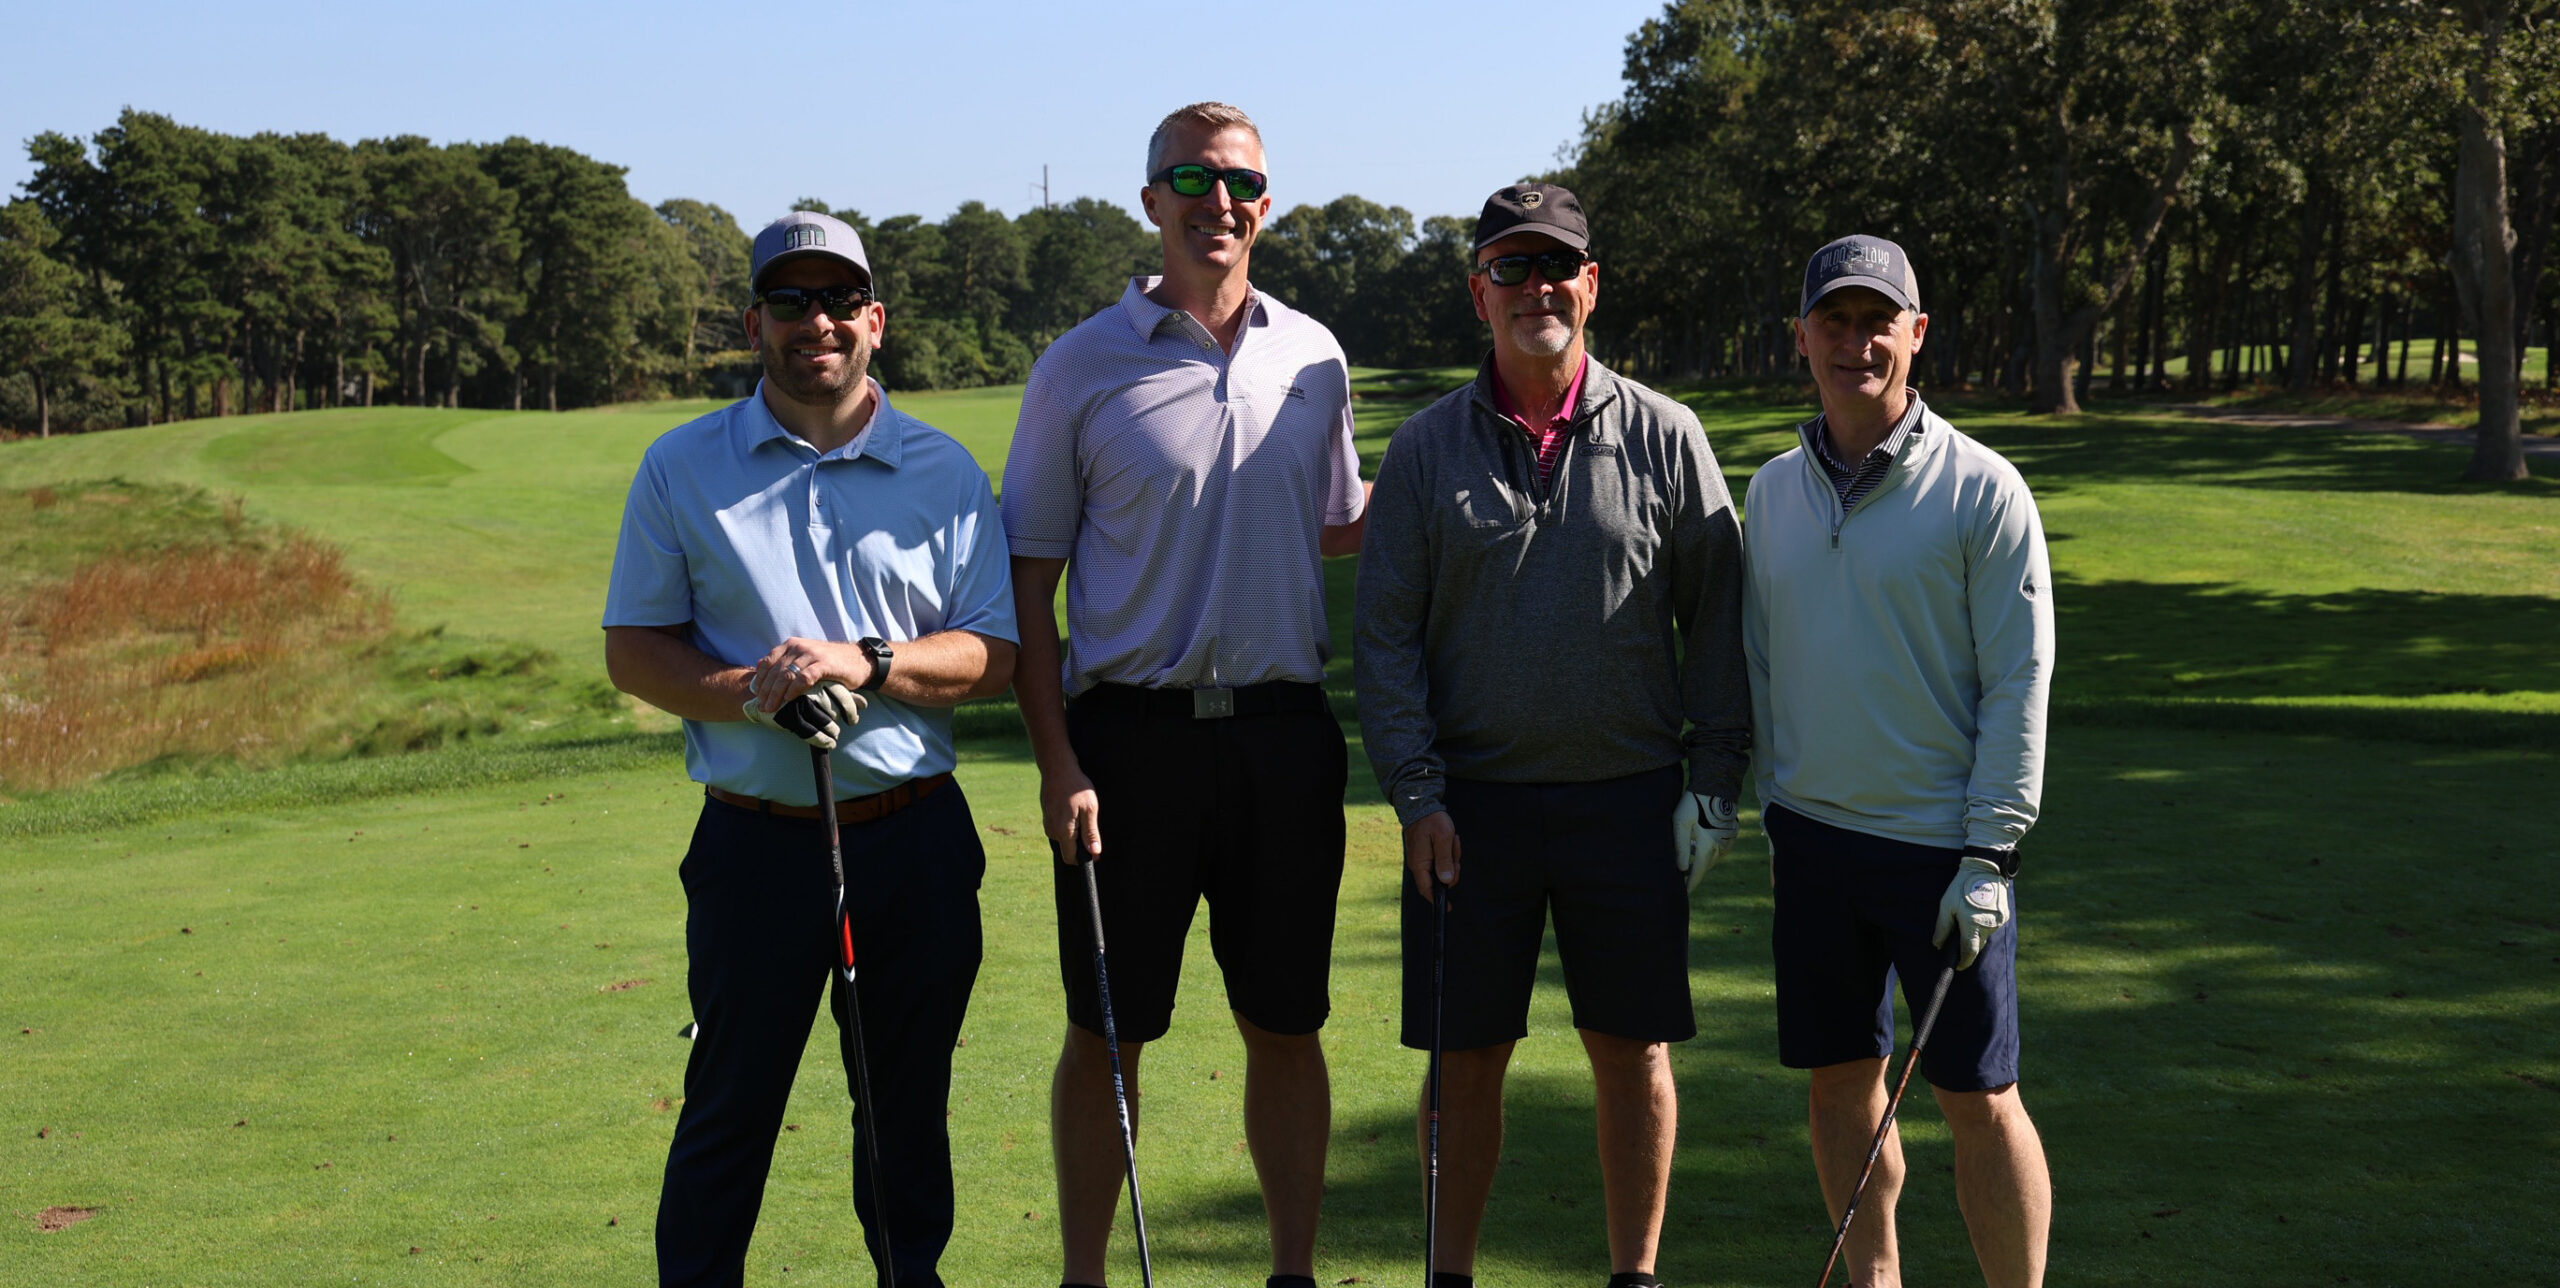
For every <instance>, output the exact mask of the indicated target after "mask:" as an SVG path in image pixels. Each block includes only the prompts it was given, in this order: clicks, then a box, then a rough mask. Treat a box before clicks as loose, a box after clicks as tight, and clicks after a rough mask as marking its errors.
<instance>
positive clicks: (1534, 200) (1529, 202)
mask: <svg viewBox="0 0 2560 1288" xmlns="http://www.w3.org/2000/svg"><path fill="white" fill-rule="evenodd" d="M1546 199H1547V194H1545V193H1543V192H1524V193H1521V194H1520V204H1521V205H1524V206H1530V207H1535V206H1536V205H1537V204H1538V203H1540V202H1542V201H1545V200H1546Z"/></svg>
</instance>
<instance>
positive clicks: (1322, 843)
mask: <svg viewBox="0 0 2560 1288" xmlns="http://www.w3.org/2000/svg"><path fill="white" fill-rule="evenodd" d="M1303 688H1304V690H1305V693H1304V694H1302V695H1300V696H1303V697H1305V698H1306V699H1307V702H1306V703H1305V704H1304V705H1306V706H1307V707H1308V709H1305V710H1290V711H1279V712H1273V713H1270V714H1261V715H1246V714H1239V715H1236V716H1232V717H1229V718H1226V719H1219V720H1194V719H1192V718H1190V716H1189V715H1188V714H1187V713H1177V714H1173V715H1166V714H1164V713H1162V712H1161V711H1151V710H1148V709H1146V708H1145V703H1144V701H1143V700H1139V699H1132V698H1131V697H1130V696H1129V694H1127V693H1112V692H1106V691H1105V690H1104V689H1095V690H1093V691H1091V692H1090V693H1088V694H1086V695H1081V696H1079V697H1078V698H1077V699H1076V700H1075V701H1073V702H1070V703H1068V704H1067V736H1068V738H1069V740H1070V741H1071V742H1072V743H1073V744H1074V746H1075V750H1076V759H1077V760H1078V761H1079V762H1080V763H1081V764H1082V765H1083V767H1084V772H1085V776H1086V777H1087V778H1090V779H1092V780H1093V789H1094V793H1095V795H1096V796H1097V797H1099V798H1100V801H1101V807H1102V820H1101V822H1102V858H1101V860H1100V861H1099V862H1098V863H1097V864H1096V865H1095V867H1094V870H1093V877H1094V884H1095V885H1096V886H1097V887H1098V888H1099V889H1100V890H1101V892H1102V932H1103V942H1104V944H1105V945H1106V946H1107V947H1108V949H1109V951H1110V957H1111V1009H1112V1021H1113V1024H1114V1026H1115V1027H1116V1029H1117V1031H1118V1033H1119V1036H1120V1037H1121V1039H1122V1040H1124V1041H1129V1042H1152V1041H1154V1040H1156V1039H1157V1038H1160V1037H1163V1036H1164V1035H1165V1031H1166V1030H1167V1029H1170V1028H1171V1027H1173V1003H1174V995H1175V992H1176V988H1177V986H1178V985H1179V984H1180V983H1181V980H1182V950H1183V947H1184V945H1185V942H1186V941H1187V939H1188V938H1189V936H1190V933H1191V918H1192V916H1193V915H1194V914H1195V913H1197V912H1198V911H1199V908H1200V904H1201V902H1202V900H1204V899H1205V900H1206V901H1207V902H1208V904H1209V950H1210V952H1211V953H1212V954H1213V955H1215V956H1216V958H1217V960H1218V967H1219V970H1220V971H1221V973H1222V974H1223V975H1224V976H1225V978H1226V991H1227V1006H1228V1008H1229V1009H1231V1010H1233V1011H1234V1012H1235V1013H1236V1014H1238V1015H1241V1016H1243V1017H1244V1018H1245V1019H1246V1020H1248V1021H1250V1022H1251V1023H1252V1024H1253V1025H1254V1027H1256V1028H1259V1029H1262V1030H1264V1031H1266V1032H1270V1033H1289V1034H1301V1033H1313V1032H1316V1031H1317V1030H1319V1029H1321V1028H1323V1027H1324V1022H1325V1019H1326V1017H1327V1016H1329V1015H1330V1014H1331V1013H1332V1009H1333V1002H1332V991H1331V990H1332V971H1333V924H1334V905H1335V903H1336V902H1337V900H1338V898H1339V896H1340V894H1341V892H1342V851H1343V842H1344V839H1345V831H1344V824H1343V814H1342V789H1343V784H1344V780H1345V775H1346V774H1347V773H1348V771H1349V767H1350V762H1349V758H1348V749H1347V748H1346V747H1345V746H1344V744H1343V738H1342V726H1341V725H1340V724H1338V723H1336V722H1335V720H1334V718H1333V713H1332V712H1331V711H1329V710H1326V709H1325V707H1324V703H1323V696H1322V690H1319V689H1316V688H1315V687H1314V686H1312V685H1308V686H1303ZM1184 700H1185V701H1187V700H1188V699H1187V698H1185V699H1184ZM1056 850H1057V847H1056V846H1055V845H1052V846H1051V847H1050V851H1051V855H1052V858H1053V860H1054V858H1055V854H1056ZM1050 867H1051V869H1052V877H1053V881H1052V886H1053V891H1054V896H1055V901H1056V907H1057V914H1058V976H1059V980H1060V982H1061V983H1063V984H1064V985H1065V987H1066V994H1067V1019H1068V1020H1069V1021H1071V1022H1073V1023H1074V1024H1075V1025H1076V1026H1077V1027H1078V1028H1081V1029H1084V1030H1085V1031H1087V1032H1090V1033H1100V1032H1102V1003H1101V999H1100V994H1099V992H1098V991H1097V990H1096V988H1095V987H1094V975H1093V914H1092V911H1091V905H1089V904H1088V903H1087V902H1086V900H1085V889H1084V872H1083V871H1082V870H1081V869H1080V868H1077V867H1075V866H1071V865H1069V864H1066V863H1063V862H1055V861H1053V862H1052V863H1051V864H1050Z"/></svg>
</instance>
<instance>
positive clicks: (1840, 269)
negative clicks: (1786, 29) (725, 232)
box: [759, 233, 1920, 317]
mask: <svg viewBox="0 0 2560 1288" xmlns="http://www.w3.org/2000/svg"><path fill="white" fill-rule="evenodd" d="M759 244H761V243H759ZM1843 286H1863V287H1866V288H1867V289H1869V290H1872V291H1881V292H1883V294H1884V296H1885V298H1886V299H1889V300H1892V301H1893V302H1894V303H1896V304H1899V305H1901V306H1902V307H1904V308H1906V309H1909V310H1911V311H1912V312H1914V313H1917V312H1919V311H1920V277H1919V275H1918V274H1916V273H1913V272H1912V271H1911V256H1909V255H1907V254H1905V253H1903V249H1902V248H1901V247H1900V246H1897V245H1895V244H1893V243H1892V242H1889V241H1886V240H1885V239H1884V238H1882V237H1869V236H1867V235H1866V234H1864V233H1855V234H1852V235H1850V236H1847V237H1843V238H1841V239H1840V240H1838V241H1835V242H1833V243H1831V244H1830V245H1828V246H1825V247H1823V248H1822V249H1820V250H1818V251H1815V252H1814V253H1813V258H1811V259H1809V260H1806V261H1805V263H1804V300H1803V302H1802V303H1801V304H1800V305H1799V306H1798V307H1797V309H1796V316H1797V317H1803V316H1804V315H1805V314H1808V313H1811V312H1813V306H1814V304H1815V303H1817V302H1818V301H1820V300H1821V299H1822V297H1823V296H1826V295H1829V294H1830V293H1832V292H1833V291H1836V290H1839V289H1840V288H1841V287H1843Z"/></svg>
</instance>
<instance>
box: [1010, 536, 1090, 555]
mask: <svg viewBox="0 0 2560 1288" xmlns="http://www.w3.org/2000/svg"><path fill="white" fill-rule="evenodd" d="M1005 548H1006V549H1007V550H1008V551H1010V552H1011V553H1012V554H1013V556H1014V557H1015V558H1017V559H1073V558H1074V557H1075V554H1076V543H1075V542H1073V541H1041V540H1038V539H1036V538H1032V537H1017V536H1008V537H1007V538H1005Z"/></svg>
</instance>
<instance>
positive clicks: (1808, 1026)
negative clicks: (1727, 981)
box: [1744, 236, 2054, 1288]
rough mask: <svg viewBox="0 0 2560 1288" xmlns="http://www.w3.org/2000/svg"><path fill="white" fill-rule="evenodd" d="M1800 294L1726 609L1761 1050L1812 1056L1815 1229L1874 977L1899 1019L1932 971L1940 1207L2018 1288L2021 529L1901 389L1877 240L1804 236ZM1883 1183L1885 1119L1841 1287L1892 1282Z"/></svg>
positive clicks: (1915, 303)
mask: <svg viewBox="0 0 2560 1288" xmlns="http://www.w3.org/2000/svg"><path fill="white" fill-rule="evenodd" d="M1800 299H1801V305H1800V307H1801V316H1800V317H1799V319H1798V320H1797V323H1796V347H1797V351H1798V352H1799V353H1801V354H1803V355H1804V357H1805V360H1806V363H1807V365H1808V366H1809V367H1810V368H1811V371H1812V375H1813V384H1814V389H1815V390H1816V392H1817V393H1819V394H1820V396H1821V399H1822V414H1821V415H1820V416H1817V417H1815V418H1813V419H1812V420H1810V421H1807V422H1805V423H1804V424H1803V425H1801V426H1799V427H1798V435H1799V438H1800V440H1801V441H1800V442H1799V444H1798V446H1796V447H1795V448H1793V449H1791V450H1789V451H1786V452H1783V453H1781V454H1779V456H1778V457H1777V458H1776V459H1775V460H1772V461H1770V462H1769V463H1768V464H1767V465H1764V466H1762V467H1761V468H1760V472H1759V473H1758V474H1756V475H1754V476H1753V477H1752V480H1751V495H1750V504H1749V507H1748V508H1749V511H1750V515H1751V524H1750V529H1749V533H1748V545H1749V551H1750V555H1749V564H1750V574H1749V579H1748V594H1747V598H1746V601H1745V606H1744V624H1745V630H1744V643H1745V649H1746V652H1747V654H1748V656H1749V658H1750V665H1751V691H1752V693H1751V696H1752V704H1753V708H1754V720H1753V728H1754V730H1755V731H1756V733H1757V736H1758V746H1757V748H1756V749H1755V754H1754V762H1755V763H1754V769H1755V771H1756V775H1757V785H1758V789H1759V795H1760V802H1761V809H1762V815H1761V817H1762V822H1763V823H1764V824H1765V826H1766V827H1767V829H1768V833H1769V848H1770V856H1771V862H1770V883H1771V885H1772V886H1773V887H1774V894H1775V898H1776V905H1777V909H1776V916H1775V918H1774V920H1773V924H1772V926H1771V929H1770V939H1771V948H1772V955H1773V956H1774V958H1775V959H1776V978H1777V995H1778V999H1777V1000H1778V1059H1779V1061H1780V1063H1782V1064H1785V1065H1787V1066H1788V1067H1790V1068H1798V1069H1805V1070H1809V1071H1810V1073H1809V1081H1810V1084H1811V1086H1810V1091H1809V1100H1810V1112H1809V1117H1810V1121H1811V1131H1812V1137H1813V1153H1814V1167H1815V1172H1816V1173H1817V1175H1818V1176H1819V1177H1820V1179H1821V1183H1822V1191H1823V1197H1824V1199H1825V1201H1826V1202H1827V1203H1828V1204H1829V1206H1830V1208H1831V1217H1832V1220H1833V1221H1835V1222H1836V1221H1838V1220H1840V1219H1841V1216H1842V1213H1843V1212H1844V1211H1845V1210H1846V1209H1847V1205H1848V1202H1849V1199H1850V1196H1851V1195H1852V1193H1854V1192H1855V1191H1856V1189H1857V1185H1858V1178H1859V1175H1860V1174H1861V1172H1862V1171H1863V1170H1864V1169H1865V1166H1866V1160H1867V1156H1868V1152H1869V1150H1870V1148H1871V1147H1872V1146H1871V1142H1873V1141H1874V1140H1875V1139H1876V1136H1875V1133H1876V1131H1877V1129H1878V1123H1879V1122H1880V1121H1881V1120H1882V1117H1883V1114H1884V1109H1885V1105H1886V1101H1887V1097H1886V1094H1885V1059H1886V1057H1887V1056H1889V1055H1890V1054H1891V1053H1892V1049H1893V1037H1894V1025H1893V999H1892V992H1891V988H1890V984H1889V981H1890V980H1891V979H1892V978H1893V977H1894V976H1896V975H1899V976H1900V978H1901V981H1902V988H1903V992H1904V1000H1905V1002H1906V1003H1907V1004H1909V1006H1910V1008H1911V1012H1912V1014H1913V1015H1914V1016H1918V1015H1920V1014H1922V1013H1923V1009H1924V1008H1923V1005H1922V1003H1921V1001H1920V999H1921V998H1922V997H1925V996H1927V995H1928V994H1929V992H1930V991H1931V986H1932V984H1933V982H1934V981H1935V980H1937V979H1938V978H1939V977H1940V976H1941V974H1946V976H1947V979H1948V991H1947V993H1946V999H1945V1001H1944V1003H1943V1004H1942V1005H1941V1009H1940V1010H1939V1012H1938V1019H1937V1023H1936V1027H1935V1028H1933V1029H1932V1030H1931V1032H1930V1037H1929V1041H1928V1044H1927V1046H1926V1048H1925V1052H1926V1053H1925V1054H1924V1055H1922V1056H1921V1057H1920V1069H1921V1072H1922V1073H1923V1074H1924V1075H1925V1076H1926V1077H1927V1078H1928V1080H1929V1084H1930V1086H1931V1087H1932V1088H1933V1089H1934V1090H1935V1091H1936V1093H1937V1101H1938V1105H1939V1108H1940V1109H1941V1110H1942V1111H1943V1112H1944V1113H1945V1115H1946V1120H1947V1128H1948V1134H1949V1136H1950V1137H1952V1138H1953V1141H1954V1145H1955V1173H1956V1175H1955V1182H1956V1197H1957V1205H1958V1206H1959V1207H1960V1208H1961V1209H1962V1210H1963V1212H1964V1219H1965V1226H1966V1228H1967V1230H1968V1231H1969V1232H1970V1233H1971V1235H1972V1236H1973V1248H1974V1252H1975V1255H1976V1256H1977V1257H1978V1258H1979V1259H1980V1261H1981V1265H1982V1273H1983V1278H1984V1280H1985V1282H1987V1283H1988V1284H1989V1285H1991V1288H2034V1285H2037V1284H2040V1283H2042V1282H2043V1281H2044V1267H2045V1239H2046V1227H2047V1225H2048V1223H2049V1221H2050V1219H2051V1212H2052V1206H2053V1193H2052V1183H2051V1181H2050V1180H2049V1179H2048V1177H2047V1173H2046V1168H2045V1158H2044V1150H2043V1146H2042V1144H2041V1143H2040V1141H2039V1140H2038V1138H2037V1135H2036V1129H2035V1124H2034V1123H2033V1122H2032V1121H2031V1120H2029V1118H2028V1117H2027V1111H2026V1107H2025V1104H2024V1102H2022V1101H2021V1100H2020V1099H2019V1096H2018V979H2017V962H2018V936H2017V932H2016V930H2015V928H2014V927H2010V926H2009V925H2008V922H2009V920H2010V915H2011V910H2012V908H2013V903H2012V899H2013V889H2012V884H2011V883H2012V881H2013V879H2014V878H2015V877H2016V876H2017V873H2018V842H2019V841H2020V839H2022V838H2023V837H2024V836H2025V835H2026V833H2027V829H2028V828H2030V827H2032V826H2034V824H2035V821H2036V815H2037V809H2038V804H2039V801H2040V799H2041V796H2042V791H2043V784H2044V750H2045V701H2046V696H2047V694H2048V692H2049V690H2050V686H2051V684H2052V679H2053V661H2054V634H2053V570H2052V567H2051V565H2050V563H2049V561H2048V559H2047V557H2046V553H2045V540H2044V527H2043V524H2042V522H2041V520H2040V519H2039V518H2038V516H2037V513H2036V503H2035V498H2034V496H2033V495H2031V494H2030V493H2029V492H2028V490H2027V484H2026V480H2025V479H2023V478H2022V477H2020V476H2019V473H2018V471H2017V469H2016V468H2015V467H2014V466H2012V465H2010V463H2009V462H2008V461H2006V460H2004V459H2002V458H2001V456H2000V455H1999V453H1997V452H1994V451H1992V450H1991V449H1990V448H1988V447H1985V446H1983V445H1982V444H1981V443H1978V442H1976V441H1974V440H1973V439H1972V438H1970V437H1968V436H1966V435H1965V434H1963V433H1961V432H1959V431H1958V430H1957V429H1956V428H1955V427H1954V426H1953V425H1950V424H1948V423H1947V422H1946V421H1945V420H1943V419H1941V418H1940V417H1938V416H1937V415H1936V414H1935V413H1933V412H1931V411H1930V410H1929V409H1928V408H1927V407H1925V406H1923V405H1922V403H1921V400H1920V397H1919V395H1918V394H1917V393H1915V392H1913V390H1912V389H1911V383H1910V376H1911V369H1912V364H1913V361H1914V359H1916V358H1917V357H1918V356H1919V353H1920V348H1921V345H1922V343H1923V342H1924V341H1925V340H1926V338H1927V336H1928V332H1929V315H1928V314H1926V313H1924V312H1922V311H1921V309H1920V283H1919V278H1918V276H1917V274H1916V273H1914V271H1913V269H1912V266H1911V260H1910V257H1909V256H1908V255H1907V254H1905V253H1904V251H1903V249H1902V247H1900V246H1899V245H1896V244H1895V243H1893V242H1890V241H1887V240H1885V239H1883V238H1881V237H1870V236H1850V237H1843V238H1840V239H1839V240H1837V241H1834V242H1832V243H1830V244H1829V245H1826V246H1824V247H1822V248H1821V249H1820V250H1818V251H1816V252H1814V254H1813V257H1812V259H1811V260H1809V261H1808V262H1807V263H1806V265H1805V275H1804V290H1803V294H1802V296H1801V297H1800ZM1940 945H1943V946H1944V947H1943V951H1941V949H1940V947H1939V946H1940ZM1950 966H1952V967H1955V968H1956V969H1955V970H1954V971H1953V972H1952V973H1947V968H1948V967H1950ZM1903 1175H1904V1173H1903V1164H1902V1147H1901V1143H1900V1140H1899V1139H1898V1138H1897V1137H1895V1136H1893V1135H1891V1134H1888V1135H1886V1136H1885V1137H1884V1140H1883V1149H1882V1152H1881V1153H1880V1154H1879V1155H1878V1156H1877V1159H1876V1163H1875V1170H1874V1173H1873V1176H1872V1179H1871V1180H1870V1181H1869V1182H1868V1184H1867V1189H1866V1191H1865V1193H1864V1194H1863V1195H1862V1196H1861V1197H1860V1200H1859V1204H1858V1216H1857V1220H1856V1221H1855V1222H1853V1223H1852V1224H1851V1225H1850V1227H1849V1231H1848V1241H1847V1244H1846V1247H1845V1249H1844V1252H1845V1262H1844V1265H1845V1268H1846V1270H1847V1272H1848V1279H1849V1281H1850V1282H1851V1283H1856V1284H1873V1285H1880V1286H1882V1288H1891V1286H1892V1285H1896V1284H1899V1283H1900V1282H1901V1259H1900V1253H1899V1249H1898V1247H1897V1242H1896V1240H1897V1235H1896V1232H1895V1229H1894V1219H1893V1218H1894V1205H1895V1201H1896V1199H1897V1198H1898V1197H1899V1195H1900V1192H1901V1189H1902V1182H1903Z"/></svg>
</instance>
